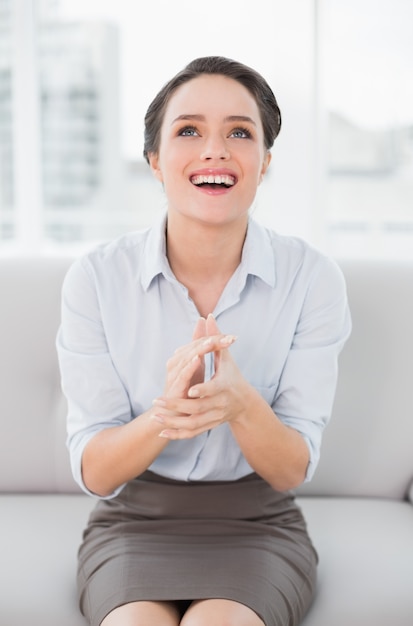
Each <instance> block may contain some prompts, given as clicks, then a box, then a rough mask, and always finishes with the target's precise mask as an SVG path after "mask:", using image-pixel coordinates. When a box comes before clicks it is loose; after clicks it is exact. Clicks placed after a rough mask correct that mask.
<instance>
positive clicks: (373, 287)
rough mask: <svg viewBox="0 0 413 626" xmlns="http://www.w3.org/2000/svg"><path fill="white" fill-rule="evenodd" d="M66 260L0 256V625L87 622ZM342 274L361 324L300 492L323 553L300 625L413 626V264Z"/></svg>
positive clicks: (85, 507) (84, 502) (84, 512)
mask: <svg viewBox="0 0 413 626" xmlns="http://www.w3.org/2000/svg"><path fill="white" fill-rule="evenodd" d="M68 263H69V260H65V259H50V258H36V259H34V258H30V259H29V258H27V259H24V258H16V259H1V260H0V374H1V375H0V624H1V626H28V625H30V626H82V625H83V626H84V625H85V621H84V620H83V618H82V616H81V615H80V613H79V612H78V609H77V603H76V590H75V569H76V550H77V547H78V544H79V542H80V539H81V532H82V529H83V527H84V525H85V523H86V519H87V516H88V514H89V511H90V509H91V508H92V506H93V504H94V502H93V499H91V498H88V497H87V496H85V495H83V494H81V493H80V492H79V490H78V488H77V487H76V486H75V485H74V482H73V480H72V478H71V475H70V470H69V463H68V455H67V451H66V448H65V402H64V399H63V397H62V394H61V391H60V383H59V372H58V367H57V360H56V353H55V347H54V342H55V334H56V329H57V326H58V323H59V299H60V287H61V282H62V278H63V275H64V273H65V271H66V269H67V267H68ZM342 267H343V270H344V272H345V275H346V278H347V283H348V291H349V299H350V304H351V309H352V315H353V324H354V330H353V334H352V337H351V339H350V340H349V342H348V344H347V345H346V347H345V349H344V351H343V353H342V357H341V375H340V381H339V386H338V391H337V397H336V403H335V409H334V415H333V418H332V421H331V423H330V425H329V427H328V428H327V430H326V433H325V439H324V445H323V451H322V459H321V462H320V465H319V468H318V470H317V473H316V476H315V478H314V480H313V481H312V482H311V483H310V484H307V485H305V487H303V488H301V489H300V490H299V493H298V501H299V503H300V505H301V506H302V508H303V510H304V512H305V514H306V517H307V520H308V525H309V529H310V533H311V535H312V537H313V540H314V542H315V544H316V547H317V549H318V552H319V556H320V565H319V585H318V592H317V596H316V598H315V602H314V605H313V606H312V608H311V610H310V612H309V613H308V615H307V616H306V618H305V620H304V622H303V626H412V625H413V505H412V496H413V493H412V492H413V488H412V481H413V264H398V263H394V264H390V263H367V262H346V263H343V264H342ZM409 490H410V491H409ZM409 498H410V499H409Z"/></svg>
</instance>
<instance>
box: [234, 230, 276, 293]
mask: <svg viewBox="0 0 413 626" xmlns="http://www.w3.org/2000/svg"><path fill="white" fill-rule="evenodd" d="M274 256H275V255H274V249H273V246H272V243H271V238H270V236H269V233H268V230H267V229H266V228H265V227H264V226H262V225H261V224H259V223H258V222H256V221H255V220H253V219H250V220H249V222H248V230H247V236H246V238H245V243H244V248H243V251H242V260H241V266H242V267H243V268H244V271H245V273H246V274H252V275H253V276H258V278H261V280H263V281H264V282H266V283H267V284H268V285H269V286H270V287H275V284H276V273H275V259H274Z"/></svg>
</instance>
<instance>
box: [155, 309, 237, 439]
mask: <svg viewBox="0 0 413 626" xmlns="http://www.w3.org/2000/svg"><path fill="white" fill-rule="evenodd" d="M206 332H207V336H208V338H209V342H208V343H204V344H203V351H204V354H206V353H208V352H214V363H215V373H214V375H213V377H212V378H211V379H210V380H209V381H207V382H203V383H198V384H196V385H193V386H192V387H190V388H189V390H188V397H187V398H179V397H162V398H157V399H156V400H155V401H154V405H155V407H156V408H157V411H156V418H155V419H157V421H159V422H161V423H162V424H163V425H164V429H163V430H162V432H161V433H160V436H161V437H166V438H168V439H190V438H192V437H195V436H196V435H199V434H201V433H203V432H206V431H208V430H210V429H211V428H215V427H216V426H219V425H220V424H223V423H224V422H231V421H232V420H236V419H237V418H239V417H240V416H241V415H242V414H243V413H245V411H246V408H247V407H246V405H247V402H246V391H247V388H248V386H249V385H248V383H247V381H246V380H245V379H244V377H243V376H242V374H241V372H240V371H239V369H238V367H237V365H236V363H235V361H234V359H233V358H232V356H231V354H230V352H229V349H228V348H229V346H228V347H225V348H223V347H222V342H221V340H220V338H222V334H221V332H220V330H219V328H218V325H217V323H216V321H215V319H214V318H213V316H212V315H210V316H209V317H208V318H207V320H206Z"/></svg>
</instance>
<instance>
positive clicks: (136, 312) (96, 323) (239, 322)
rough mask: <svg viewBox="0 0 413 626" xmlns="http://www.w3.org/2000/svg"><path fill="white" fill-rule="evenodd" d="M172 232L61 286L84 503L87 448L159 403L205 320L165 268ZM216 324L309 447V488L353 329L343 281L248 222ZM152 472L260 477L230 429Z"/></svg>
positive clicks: (175, 451)
mask: <svg viewBox="0 0 413 626" xmlns="http://www.w3.org/2000/svg"><path fill="white" fill-rule="evenodd" d="M164 232H165V221H164V218H163V219H162V220H160V221H159V223H158V224H157V225H156V226H153V227H152V228H151V229H147V230H144V231H139V232H133V233H130V234H127V235H124V236H122V237H120V238H119V239H117V240H115V241H113V242H111V243H108V244H104V245H100V246H99V247H97V248H96V249H95V250H94V251H92V252H91V253H89V254H87V255H86V256H84V257H83V258H81V259H80V260H78V261H76V262H75V263H74V264H73V265H72V266H71V268H70V269H69V271H68V273H67V275H66V278H65V281H64V285H63V291H62V321H61V327H60V329H59V333H58V337H57V350H58V356H59V362H60V368H61V376H62V387H63V391H64V393H65V395H66V397H67V400H68V419H67V427H68V439H67V444H68V447H69V450H70V457H71V465H72V471H73V475H74V478H75V480H76V481H77V482H78V483H79V485H80V486H81V487H82V488H83V489H84V490H85V491H86V492H87V489H86V487H85V485H84V484H83V481H82V474H81V459H82V453H83V450H84V448H85V445H86V444H87V442H88V441H89V440H90V439H91V438H92V437H93V436H94V435H95V434H96V433H97V432H98V431H99V430H101V429H102V428H107V427H109V426H114V425H120V424H124V423H126V422H128V421H129V420H131V419H134V418H137V419H139V415H140V414H141V413H143V412H144V411H146V410H147V409H149V408H150V407H151V406H152V400H153V399H154V398H156V397H158V396H161V395H162V393H163V388H164V379H165V374H166V368H165V364H166V361H167V359H168V358H169V357H170V356H171V355H172V353H173V352H174V351H175V349H176V348H178V347H179V346H181V345H183V344H186V343H188V342H189V341H190V340H191V336H192V332H193V329H194V326H195V324H196V321H197V319H198V317H199V313H198V311H197V309H196V306H195V305H194V303H193V301H192V300H191V299H190V297H189V296H188V292H187V290H186V288H185V287H184V286H183V285H182V284H180V283H179V282H178V281H177V280H176V278H175V276H174V275H173V273H172V270H171V268H170V266H169V264H168V260H167V257H166V254H165V235H164ZM213 314H214V316H215V318H216V320H217V323H218V325H219V328H220V330H221V331H222V332H223V333H230V334H234V335H237V337H238V339H237V341H236V342H235V343H234V344H233V345H232V346H231V348H230V350H231V353H232V355H233V357H234V359H235V361H236V362H237V364H238V367H239V368H240V370H241V372H242V373H243V375H244V377H245V378H246V379H247V380H248V381H249V382H250V383H251V384H252V385H254V387H255V388H256V389H257V390H258V391H259V392H260V394H261V395H262V396H263V397H264V398H265V400H266V401H267V402H268V403H269V404H270V405H271V407H272V408H273V410H274V412H275V413H276V415H277V416H278V417H279V419H281V420H282V421H283V422H284V423H285V424H288V425H289V426H290V427H292V428H295V429H296V430H297V431H298V432H300V433H301V434H302V436H303V437H304V439H305V441H306V442H307V445H308V447H309V451H310V463H309V467H308V470H307V476H306V479H307V480H310V478H311V477H312V475H313V473H314V470H315V468H316V465H317V462H318V459H319V454H320V444H321V437H322V431H323V429H324V427H325V425H326V423H327V422H328V420H329V417H330V413H331V408H332V403H333V397H334V393H335V387H336V381H337V357H338V354H339V352H340V349H341V348H342V346H343V344H344V342H345V340H346V339H347V337H348V335H349V333H350V327H351V321H350V314H349V309H348V304H347V297H346V288H345V283H344V279H343V276H342V273H341V270H340V269H339V268H338V266H337V264H336V263H335V262H334V261H332V260H331V259H329V258H328V257H326V256H324V255H322V254H321V253H320V252H319V251H317V250H315V249H314V248H313V247H311V246H310V245H308V244H307V243H305V242H304V241H302V240H300V239H297V238H293V237H285V236H280V235H278V234H276V233H274V232H273V231H271V230H268V229H267V228H265V227H263V226H261V225H259V224H258V223H257V222H255V221H254V220H250V222H249V225H248V232H247V237H246V240H245V243H244V248H243V254H242V260H241V263H240V265H239V267H238V269H237V270H236V272H235V273H234V275H233V276H232V278H231V279H230V281H229V282H228V284H227V286H226V288H225V290H224V292H223V293H222V296H221V298H220V300H219V302H218V304H217V306H216V309H215V311H213ZM211 375H212V357H210V355H208V358H207V361H206V376H211ZM136 454H139V450H136ZM149 469H151V470H152V471H154V472H156V473H158V474H160V475H163V476H167V477H169V478H174V479H178V480H186V481H197V480H234V479H237V478H240V477H242V476H245V475H246V474H249V473H251V472H252V468H251V467H250V466H249V464H248V463H247V461H246V460H245V458H244V456H243V455H242V453H241V450H240V448H239V446H238V444H237V443H236V441H235V439H234V438H233V436H232V434H231V429H230V428H229V426H228V424H223V425H221V426H218V427H217V428H215V429H213V430H211V431H209V432H208V433H204V434H201V435H199V436H197V437H195V438H194V439H191V440H183V441H171V442H170V443H169V444H168V446H167V447H166V448H165V449H164V451H163V452H162V453H161V454H160V456H159V457H158V458H157V459H156V460H155V461H154V463H153V464H152V465H151V466H150V468H149ZM121 489H122V487H120V488H119V489H118V490H116V492H114V493H113V494H111V496H109V497H113V496H115V495H116V494H117V493H119V491H120V490H121Z"/></svg>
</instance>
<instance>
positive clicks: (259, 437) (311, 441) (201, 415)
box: [158, 262, 351, 489]
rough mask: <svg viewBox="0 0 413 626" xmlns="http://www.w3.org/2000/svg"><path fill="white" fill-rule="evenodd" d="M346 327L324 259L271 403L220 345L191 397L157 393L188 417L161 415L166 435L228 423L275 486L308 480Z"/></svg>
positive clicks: (341, 295) (338, 282)
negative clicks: (211, 371) (208, 373)
mask: <svg viewBox="0 0 413 626" xmlns="http://www.w3.org/2000/svg"><path fill="white" fill-rule="evenodd" d="M211 323H212V321H211V320H208V324H211ZM213 323H214V324H215V322H213ZM350 328H351V322H350V316H349V312H348V307H347V298H346V293H345V284H344V281H343V279H342V276H341V273H340V272H339V271H338V270H337V268H336V266H335V265H334V264H332V263H330V262H322V263H320V264H319V266H318V267H317V268H316V271H315V272H314V273H313V276H312V279H311V281H310V282H309V284H308V286H307V290H306V293H305V298H304V300H303V304H302V308H301V312H300V316H299V318H298V320H297V325H296V330H295V334H294V337H293V340H292V344H291V347H290V349H289V352H288V353H287V354H286V357H285V359H286V360H285V362H284V366H283V370H282V376H281V378H280V381H279V384H278V387H277V392H276V395H275V397H274V399H273V400H272V401H271V404H268V403H267V401H265V400H264V399H263V398H262V397H261V395H260V394H259V393H258V391H257V390H256V389H255V388H254V387H253V386H252V385H251V384H250V383H249V382H248V381H247V380H246V379H245V378H244V377H243V376H242V373H241V372H240V370H239V368H238V367H237V365H236V364H235V363H234V361H233V359H232V357H231V355H230V354H229V352H228V351H222V352H220V354H219V356H217V357H216V359H215V361H216V363H215V375H214V376H213V378H212V379H211V380H210V381H208V382H207V383H205V384H203V385H196V386H195V387H194V388H192V389H190V390H189V398H188V399H182V400H179V401H174V400H168V401H167V402H165V399H164V398H160V399H159V402H158V406H159V408H160V411H159V416H160V417H162V415H163V414H162V408H163V407H165V408H166V409H169V410H174V411H175V412H176V413H178V412H179V413H181V414H183V415H184V414H186V416H187V418H186V420H185V418H184V417H181V418H176V419H173V420H170V419H168V418H165V419H164V425H165V431H166V432H164V436H167V437H169V438H170V439H180V438H188V437H192V436H195V435H197V434H199V433H201V432H204V431H205V430H208V429H211V428H214V427H215V426H218V425H219V424H222V423H224V422H227V423H228V424H229V426H230V428H231V431H232V434H233V436H234V438H235V439H236V441H237V443H238V445H239V446H240V448H241V451H242V452H243V454H244V456H245V458H246V460H247V461H248V463H249V464H250V466H251V467H253V469H254V470H255V471H256V472H257V473H259V474H260V475H261V476H262V477H263V478H265V479H266V480H267V481H268V482H269V483H270V484H272V485H273V486H274V487H275V488H276V489H288V488H293V487H296V486H298V485H299V484H300V483H301V482H302V481H303V480H309V479H310V478H311V476H312V474H313V472H314V470H315V467H316V465H317V462H318V458H319V450H320V445H321V437H322V432H323V429H324V427H325V425H326V423H327V422H328V420H329V417H330V414H331V408H332V403H333V399H334V393H335V387H336V382H337V358H338V354H339V352H340V350H341V348H342V346H343V344H344V342H345V340H346V339H347V337H348V335H349V332H350ZM211 330H212V329H211ZM213 330H214V332H216V330H217V328H216V326H215V328H214V329H213ZM252 332H253V329H252ZM241 340H242V338H241V339H240V341H241ZM241 354H242V352H241ZM245 358H248V355H245ZM188 418H190V419H188Z"/></svg>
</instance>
